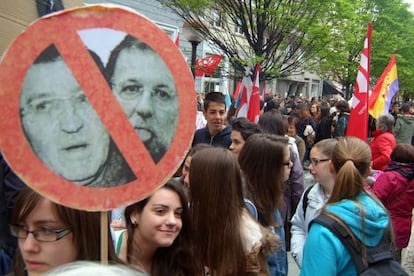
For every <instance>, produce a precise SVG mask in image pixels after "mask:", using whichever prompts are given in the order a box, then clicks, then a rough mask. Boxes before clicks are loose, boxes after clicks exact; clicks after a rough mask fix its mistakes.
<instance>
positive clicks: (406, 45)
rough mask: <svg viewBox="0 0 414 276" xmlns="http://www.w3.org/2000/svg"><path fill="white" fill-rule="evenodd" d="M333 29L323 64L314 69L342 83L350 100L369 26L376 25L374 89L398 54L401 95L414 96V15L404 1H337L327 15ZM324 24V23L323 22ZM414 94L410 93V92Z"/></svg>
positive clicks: (373, 59) (320, 54)
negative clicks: (392, 59) (389, 63)
mask: <svg viewBox="0 0 414 276" xmlns="http://www.w3.org/2000/svg"><path fill="white" fill-rule="evenodd" d="M327 14H328V16H327V17H328V18H329V21H330V22H333V26H334V27H333V28H332V30H331V32H330V33H329V37H330V38H329V43H327V45H326V48H325V50H324V51H321V52H320V53H319V57H320V63H319V64H318V66H317V67H315V68H312V69H313V70H314V71H317V72H319V73H320V74H321V75H323V76H325V78H329V79H334V80H336V81H339V82H340V83H341V84H342V85H343V87H344V88H345V90H346V98H350V97H351V92H352V89H353V86H354V84H355V82H356V76H357V70H358V66H359V61H360V54H361V50H362V47H363V41H364V39H365V34H366V31H367V23H368V22H370V21H371V22H373V28H374V31H373V35H372V44H371V45H372V48H371V82H372V84H371V87H373V86H374V85H375V82H376V79H377V78H378V77H380V76H381V74H382V72H383V71H384V69H385V67H386V66H387V64H388V62H389V59H390V57H391V54H392V53H393V52H395V53H396V54H397V68H398V75H399V81H400V89H401V91H400V94H405V95H406V96H405V97H409V96H410V95H411V97H412V96H413V95H414V94H413V92H412V91H414V82H413V77H414V70H413V69H412V66H411V65H412V64H413V62H414V51H413V50H414V49H413V47H414V29H413V27H412V26H414V24H413V14H412V13H410V12H409V11H408V5H407V4H404V3H403V2H402V1H401V0H375V1H370V0H343V1H335V3H333V4H332V5H331V7H330V11H329V12H328V13H327ZM321 23H322V22H321ZM410 91H411V92H410Z"/></svg>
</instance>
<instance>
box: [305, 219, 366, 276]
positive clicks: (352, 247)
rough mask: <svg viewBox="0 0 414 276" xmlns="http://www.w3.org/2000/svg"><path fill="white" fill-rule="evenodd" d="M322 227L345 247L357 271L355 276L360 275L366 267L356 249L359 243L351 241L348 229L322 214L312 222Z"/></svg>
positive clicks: (359, 252)
mask: <svg viewBox="0 0 414 276" xmlns="http://www.w3.org/2000/svg"><path fill="white" fill-rule="evenodd" d="M313 222H316V223H318V224H320V225H323V226H324V227H326V228H328V229H329V230H330V231H331V232H332V233H333V234H334V235H335V236H336V237H337V238H338V239H339V240H340V241H341V242H342V244H343V245H344V246H345V248H346V250H347V251H348V253H349V255H351V259H352V262H353V263H354V265H355V268H356V270H357V274H358V275H359V274H361V273H362V272H363V271H364V270H365V269H367V266H366V265H365V264H364V263H363V261H362V258H361V251H360V250H359V249H358V248H360V246H361V244H360V242H359V241H357V239H355V240H356V242H357V243H359V244H358V245H356V244H355V241H354V240H353V239H352V236H351V235H352V234H351V230H349V228H348V227H347V228H348V229H347V230H348V231H349V232H348V231H347V230H346V229H345V228H344V227H343V226H342V225H341V224H339V223H338V222H337V221H336V220H334V219H333V218H331V217H328V216H326V215H324V214H320V215H319V216H318V217H316V218H315V219H314V220H313V221H312V223H313Z"/></svg>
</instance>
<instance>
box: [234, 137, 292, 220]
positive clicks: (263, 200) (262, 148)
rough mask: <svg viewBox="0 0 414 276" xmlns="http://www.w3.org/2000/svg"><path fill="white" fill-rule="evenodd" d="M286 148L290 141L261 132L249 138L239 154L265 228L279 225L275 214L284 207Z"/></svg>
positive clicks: (252, 196)
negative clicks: (276, 223)
mask: <svg viewBox="0 0 414 276" xmlns="http://www.w3.org/2000/svg"><path fill="white" fill-rule="evenodd" d="M286 147H288V138H286V137H280V136H279V137H278V136H276V135H273V134H268V133H259V134H253V135H252V136H250V137H249V139H247V141H246V143H245V144H244V146H243V148H242V150H241V151H240V154H239V164H240V167H241V169H242V171H243V174H244V176H245V178H246V183H247V190H248V192H249V193H250V199H251V200H252V201H253V203H254V204H255V205H256V208H257V211H258V214H259V222H260V223H261V224H262V225H264V226H271V225H272V226H273V225H275V221H274V213H275V211H276V209H277V208H280V207H281V206H282V201H281V195H282V192H283V190H284V183H283V171H284V170H283V168H284V165H283V162H284V156H283V155H284V154H285V152H284V151H285V148H286ZM252 160H254V161H253V162H252Z"/></svg>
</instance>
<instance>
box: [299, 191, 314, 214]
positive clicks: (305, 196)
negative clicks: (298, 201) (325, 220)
mask: <svg viewBox="0 0 414 276" xmlns="http://www.w3.org/2000/svg"><path fill="white" fill-rule="evenodd" d="M313 186H315V185H312V186H310V187H308V188H307V189H306V190H305V192H304V193H303V198H302V210H303V218H304V219H305V218H306V209H307V208H308V196H309V192H310V191H311V190H312V188H313Z"/></svg>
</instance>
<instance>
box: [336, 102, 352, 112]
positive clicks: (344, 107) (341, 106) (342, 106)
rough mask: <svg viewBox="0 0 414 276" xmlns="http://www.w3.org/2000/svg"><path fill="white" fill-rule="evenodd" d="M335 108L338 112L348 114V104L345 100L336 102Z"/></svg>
mask: <svg viewBox="0 0 414 276" xmlns="http://www.w3.org/2000/svg"><path fill="white" fill-rule="evenodd" d="M335 107H336V109H337V110H338V111H339V112H350V109H349V103H348V102H347V101H345V100H341V101H339V102H337V103H336V104H335Z"/></svg>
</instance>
